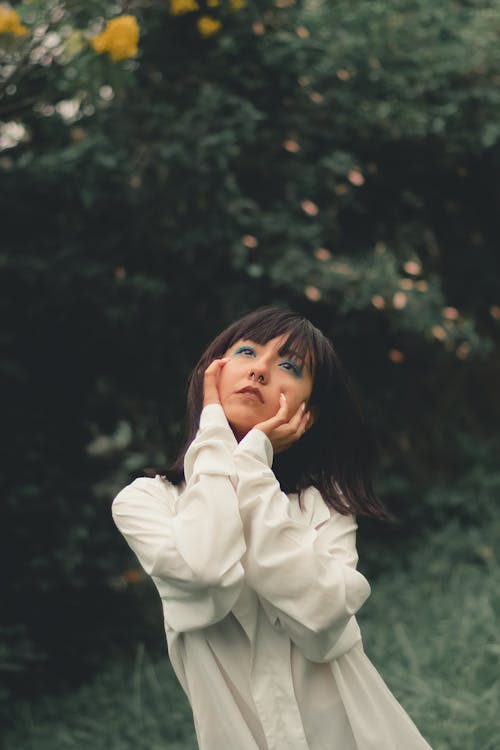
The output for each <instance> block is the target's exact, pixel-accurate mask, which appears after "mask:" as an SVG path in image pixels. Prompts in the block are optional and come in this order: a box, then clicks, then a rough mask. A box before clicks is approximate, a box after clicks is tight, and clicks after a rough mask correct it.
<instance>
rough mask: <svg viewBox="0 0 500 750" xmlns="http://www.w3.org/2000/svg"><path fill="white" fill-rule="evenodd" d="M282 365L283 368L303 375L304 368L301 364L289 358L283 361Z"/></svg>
mask: <svg viewBox="0 0 500 750" xmlns="http://www.w3.org/2000/svg"><path fill="white" fill-rule="evenodd" d="M281 366H282V367H283V369H285V370H288V371H289V372H293V373H294V374H295V375H297V376H298V377H300V376H301V375H302V368H301V367H299V365H297V364H295V362H291V361H290V360H289V359H287V360H286V361H285V362H282V363H281Z"/></svg>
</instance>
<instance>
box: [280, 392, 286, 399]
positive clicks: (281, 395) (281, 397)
mask: <svg viewBox="0 0 500 750" xmlns="http://www.w3.org/2000/svg"><path fill="white" fill-rule="evenodd" d="M280 401H286V396H285V394H284V393H280Z"/></svg>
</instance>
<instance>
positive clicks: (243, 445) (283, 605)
mask: <svg viewBox="0 0 500 750" xmlns="http://www.w3.org/2000/svg"><path fill="white" fill-rule="evenodd" d="M233 456H234V459H235V464H236V470H237V475H238V498H239V506H240V513H241V517H242V520H243V525H244V533H245V540H246V551H245V554H244V556H243V559H242V562H243V567H244V568H245V576H246V580H247V582H248V584H249V585H250V586H251V587H252V588H253V589H254V590H255V591H256V592H257V594H258V595H259V597H260V598H261V601H262V604H263V607H264V609H265V611H266V613H267V615H268V617H269V618H270V619H271V622H272V623H273V625H274V626H275V627H277V628H278V629H284V630H285V631H286V632H287V633H288V635H289V637H290V638H291V640H292V641H293V642H294V643H295V644H296V645H297V646H298V647H299V649H300V650H301V651H302V652H303V654H304V656H305V657H306V658H308V659H310V660H312V661H318V662H320V661H329V660H330V659H331V658H332V656H331V654H332V653H334V652H335V645H336V644H337V642H338V640H339V639H340V637H341V636H342V633H343V632H344V630H345V629H346V627H347V625H348V624H349V622H350V620H352V618H353V616H354V614H355V613H356V612H357V610H358V609H359V608H360V607H361V605H362V604H363V602H364V601H365V600H366V599H367V597H368V596H369V594H370V586H369V584H368V581H367V580H366V578H365V577H364V576H363V575H362V574H361V573H359V572H358V571H357V570H356V564H357V559H358V558H357V552H356V546H355V540H356V528H357V526H356V522H355V519H354V517H353V516H352V515H345V516H343V515H341V514H339V513H334V514H333V515H332V516H331V517H330V519H329V520H327V521H326V522H325V523H323V524H321V526H320V527H319V528H318V529H315V528H311V527H309V526H307V525H306V524H303V523H300V522H299V521H296V520H294V519H292V518H291V517H290V514H289V502H290V501H289V499H288V497H287V496H286V495H285V493H283V492H282V491H281V488H280V486H279V483H278V481H277V479H276V477H275V475H274V473H273V471H272V470H271V468H270V467H271V462H272V445H271V442H270V441H269V439H268V438H267V436H266V435H265V434H264V433H263V432H261V431H260V430H255V429H254V430H251V431H250V432H249V433H247V435H246V436H245V437H244V438H243V440H242V441H241V442H240V443H239V445H238V446H237V448H236V449H235V450H234V453H233ZM311 491H317V490H311Z"/></svg>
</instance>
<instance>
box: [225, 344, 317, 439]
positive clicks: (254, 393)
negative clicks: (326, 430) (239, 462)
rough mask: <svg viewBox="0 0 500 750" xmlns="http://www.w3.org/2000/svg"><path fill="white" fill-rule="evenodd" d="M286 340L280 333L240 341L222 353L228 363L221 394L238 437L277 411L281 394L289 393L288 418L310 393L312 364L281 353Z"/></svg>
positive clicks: (226, 412) (306, 399)
mask: <svg viewBox="0 0 500 750" xmlns="http://www.w3.org/2000/svg"><path fill="white" fill-rule="evenodd" d="M286 339H287V336H286V335H282V336H277V337H276V338H274V339H271V340H270V341H268V342H267V344H256V343H255V342H254V341H251V340H249V339H245V340H240V341H237V342H236V343H235V344H234V345H233V346H232V347H231V348H230V349H228V350H227V352H225V354H224V355H223V356H224V357H228V358H229V362H227V364H226V365H225V366H224V367H223V368H222V370H221V373H220V379H219V396H220V401H221V404H222V408H223V409H224V412H225V414H226V417H227V420H228V422H229V424H230V425H231V428H232V430H233V432H234V434H235V436H236V438H237V440H241V438H242V437H243V436H244V435H246V433H247V432H248V431H249V430H251V429H252V427H255V425H256V424H258V423H259V422H264V421H266V420H267V419H269V418H270V417H273V416H274V415H275V414H276V412H277V411H278V409H279V398H280V393H284V394H285V396H286V400H287V403H288V415H289V417H292V416H293V415H294V414H295V412H296V411H297V409H298V408H299V406H300V405H301V403H302V402H303V401H305V402H306V403H307V401H308V399H309V396H310V395H311V391H312V386H313V379H312V374H311V371H310V365H309V364H308V363H307V362H306V363H304V362H302V361H301V360H300V358H298V357H297V356H293V354H292V353H291V352H289V353H288V354H287V355H286V356H282V355H280V354H279V349H280V347H281V346H283V344H284V342H285V341H286ZM308 359H309V358H308Z"/></svg>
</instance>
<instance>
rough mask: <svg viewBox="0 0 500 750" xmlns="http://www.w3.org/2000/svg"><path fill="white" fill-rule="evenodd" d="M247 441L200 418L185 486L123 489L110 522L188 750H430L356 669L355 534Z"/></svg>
mask: <svg viewBox="0 0 500 750" xmlns="http://www.w3.org/2000/svg"><path fill="white" fill-rule="evenodd" d="M271 463H272V445H271V442H270V441H269V439H268V438H267V436H266V435H265V434H264V433H263V432H261V431H260V430H255V429H254V430H251V431H250V432H249V433H248V434H247V435H246V436H245V437H244V438H243V439H242V440H241V441H240V442H239V443H237V442H236V440H235V437H234V435H233V433H232V430H231V429H230V427H229V425H228V422H227V420H226V417H225V414H224V411H223V409H222V407H221V406H220V405H218V404H211V405H209V406H206V407H205V408H204V410H203V412H202V414H201V419H200V427H199V430H198V433H197V435H196V438H195V439H194V441H193V442H192V443H191V445H190V447H189V449H188V451H187V453H186V457H185V461H184V468H185V479H186V481H185V483H183V484H181V485H179V486H174V485H172V484H171V483H170V482H168V481H167V480H166V479H164V478H162V477H160V476H156V478H155V479H151V478H141V479H136V480H135V481H134V482H132V484H130V485H129V486H127V487H125V488H124V489H123V490H122V491H121V492H120V493H119V494H118V495H117V496H116V498H115V499H114V501H113V506H112V513H113V518H114V521H115V523H116V525H117V526H118V528H119V530H120V531H121V533H122V534H123V535H124V537H125V538H126V540H127V542H128V543H129V545H130V547H131V548H132V549H133V551H134V552H135V554H136V555H137V558H138V560H139V562H140V563H141V565H142V567H143V568H144V570H145V571H146V573H148V574H149V575H150V576H151V577H152V579H153V581H154V583H155V584H156V587H157V589H158V592H159V594H160V597H161V601H162V605H163V614H164V621H165V630H166V635H167V642H168V649H169V655H170V660H171V663H172V666H173V668H174V670H175V673H176V675H177V677H178V679H179V681H180V683H181V685H182V687H183V689H184V691H185V693H186V695H187V697H188V699H189V701H190V704H191V707H192V710H193V716H194V723H195V729H196V735H197V739H198V743H199V747H200V750H285V749H286V750H430V748H429V745H428V744H427V742H426V741H425V740H424V739H423V737H422V736H421V735H420V734H419V732H418V730H417V728H416V727H415V725H414V724H413V722H412V721H411V719H410V718H409V717H408V715H407V714H406V713H405V711H404V710H403V708H402V707H401V706H400V705H399V703H398V702H397V701H396V699H395V698H394V696H393V695H392V693H390V691H389V689H388V688H387V686H386V685H385V683H384V682H383V680H382V678H381V677H380V676H379V674H378V673H377V671H376V670H375V668H374V667H373V665H372V664H371V662H370V661H369V660H368V658H367V657H366V655H365V653H364V651H363V647H362V643H361V634H360V630H359V627H358V624H357V622H356V619H355V617H354V615H355V613H356V611H357V610H358V609H359V608H360V607H361V605H362V604H363V602H364V601H365V600H366V598H367V597H368V595H369V593H370V587H369V584H368V582H367V581H366V579H365V578H364V576H363V575H361V573H359V572H358V571H357V570H356V564H357V559H358V557H357V552H356V545H355V537H356V528H357V526H356V523H355V519H354V517H353V516H352V515H341V514H339V513H337V512H335V511H333V510H330V509H329V508H328V506H327V505H326V504H325V502H324V501H323V499H322V497H321V495H320V493H319V492H318V490H316V489H315V488H312V487H311V488H309V489H308V490H306V491H305V492H304V493H303V496H302V502H303V510H301V509H300V507H299V504H298V499H297V496H296V495H290V496H287V495H286V494H284V493H283V492H282V491H281V489H280V486H279V483H278V481H277V480H276V477H275V475H274V473H273V471H272V469H271Z"/></svg>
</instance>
